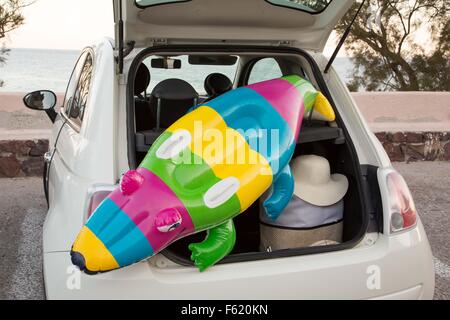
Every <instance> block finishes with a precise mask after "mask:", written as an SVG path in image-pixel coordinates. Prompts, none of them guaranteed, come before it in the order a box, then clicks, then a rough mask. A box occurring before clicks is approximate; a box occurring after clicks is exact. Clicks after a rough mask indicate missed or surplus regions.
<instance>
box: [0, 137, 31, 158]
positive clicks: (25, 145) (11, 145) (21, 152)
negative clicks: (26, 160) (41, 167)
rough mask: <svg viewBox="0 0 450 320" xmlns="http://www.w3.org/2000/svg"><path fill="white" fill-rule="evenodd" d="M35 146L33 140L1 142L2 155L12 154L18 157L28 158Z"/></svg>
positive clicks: (0, 150)
mask: <svg viewBox="0 0 450 320" xmlns="http://www.w3.org/2000/svg"><path fill="white" fill-rule="evenodd" d="M34 146H35V143H34V142H33V141H31V140H23V141H20V140H7V141H0V153H11V154H14V155H16V156H22V157H24V156H28V154H29V153H30V150H31V149H32V148H33V147H34Z"/></svg>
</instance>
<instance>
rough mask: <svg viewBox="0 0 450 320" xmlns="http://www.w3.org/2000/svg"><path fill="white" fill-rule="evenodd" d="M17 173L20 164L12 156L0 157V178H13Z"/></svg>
mask: <svg viewBox="0 0 450 320" xmlns="http://www.w3.org/2000/svg"><path fill="white" fill-rule="evenodd" d="M19 173H20V163H19V160H17V158H16V157H15V156H14V155H10V156H6V157H0V177H3V178H5V177H6V178H15V177H17V176H18V175H19Z"/></svg>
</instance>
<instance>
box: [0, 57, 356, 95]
mask: <svg viewBox="0 0 450 320" xmlns="http://www.w3.org/2000/svg"><path fill="white" fill-rule="evenodd" d="M79 54H80V51H69V50H46V49H11V51H10V52H9V54H8V55H7V57H6V58H7V61H6V63H5V64H3V65H0V81H2V82H3V86H1V87H0V92H22V93H23V92H30V91H34V90H43V89H46V90H52V91H54V92H57V93H63V92H65V90H66V87H67V82H68V81H69V78H70V75H71V73H72V69H73V67H74V65H75V63H76V61H77V59H78V56H79ZM334 67H335V68H336V70H337V71H338V72H339V74H340V75H341V77H343V78H344V80H345V81H348V80H349V79H350V76H351V72H352V69H353V64H352V61H351V60H350V59H348V58H337V59H336V61H335V63H334ZM202 68H203V67H202ZM204 68H206V69H207V68H209V67H204ZM206 69H205V70H204V72H200V73H201V74H205V75H207V74H208V70H206ZM158 71H161V70H158ZM190 78H191V77H190ZM192 79H194V80H193V82H194V83H191V84H192V85H193V86H194V88H196V89H197V90H198V91H203V90H201V89H203V80H204V79H202V78H200V77H192Z"/></svg>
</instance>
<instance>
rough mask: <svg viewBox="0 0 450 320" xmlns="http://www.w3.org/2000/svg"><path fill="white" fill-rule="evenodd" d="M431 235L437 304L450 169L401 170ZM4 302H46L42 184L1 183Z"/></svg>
mask: <svg viewBox="0 0 450 320" xmlns="http://www.w3.org/2000/svg"><path fill="white" fill-rule="evenodd" d="M396 167H397V168H398V170H399V171H400V172H401V173H402V174H403V175H404V177H405V178H406V180H407V181H408V183H409V185H410V187H411V189H412V191H413V193H414V196H415V201H416V205H417V208H418V210H419V212H420V214H421V217H422V221H423V223H424V225H425V228H426V230H427V233H428V237H429V239H430V242H431V246H432V249H433V253H434V256H435V266H436V297H435V298H436V299H450V267H449V266H450V250H449V248H450V163H444V162H440V163H438V162H436V163H415V164H397V165H396ZM0 190H1V193H0V225H1V228H0V244H1V245H0V299H34V300H38V299H43V298H44V289H43V285H42V269H41V266H42V255H41V242H42V240H41V237H42V236H41V233H42V231H41V230H42V225H43V222H44V218H45V212H46V204H45V201H44V197H43V195H42V186H41V180H40V179H0Z"/></svg>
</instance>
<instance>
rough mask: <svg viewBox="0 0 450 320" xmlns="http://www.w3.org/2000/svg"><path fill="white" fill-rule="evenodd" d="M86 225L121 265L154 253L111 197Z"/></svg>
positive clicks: (140, 232)
mask: <svg viewBox="0 0 450 320" xmlns="http://www.w3.org/2000/svg"><path fill="white" fill-rule="evenodd" d="M87 227H88V228H89V229H90V230H91V231H92V232H93V233H94V234H95V235H96V236H97V238H99V239H100V241H101V242H103V244H104V245H105V247H106V248H107V249H108V250H109V252H111V254H112V255H113V256H114V258H115V259H116V261H117V263H118V264H119V265H120V266H121V267H124V266H128V265H131V264H133V263H136V262H139V261H142V260H143V259H145V258H148V257H150V256H153V254H154V251H153V248H152V246H151V245H150V243H149V242H148V240H147V238H146V237H145V236H144V234H143V233H142V231H141V230H140V229H139V228H138V227H137V226H136V224H135V223H134V222H133V221H132V220H131V219H130V218H129V217H128V215H127V214H126V213H125V212H123V211H122V210H121V209H120V208H119V207H118V206H117V205H116V204H115V202H114V201H112V200H111V199H106V200H105V201H104V202H103V203H102V204H101V206H100V207H99V208H98V209H97V211H96V212H95V214H94V215H93V216H92V218H91V219H90V220H89V221H88V223H87Z"/></svg>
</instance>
